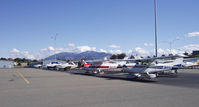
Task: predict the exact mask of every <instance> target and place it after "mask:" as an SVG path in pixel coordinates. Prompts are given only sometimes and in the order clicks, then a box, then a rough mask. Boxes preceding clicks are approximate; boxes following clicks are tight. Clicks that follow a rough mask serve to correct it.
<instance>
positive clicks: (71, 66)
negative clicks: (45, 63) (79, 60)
mask: <svg viewBox="0 0 199 107" xmlns="http://www.w3.org/2000/svg"><path fill="white" fill-rule="evenodd" d="M56 67H57V70H61V69H63V70H68V69H74V68H76V67H77V65H76V64H75V63H74V62H69V63H64V64H59V65H57V66H56Z"/></svg>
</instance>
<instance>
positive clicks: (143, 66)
mask: <svg viewBox="0 0 199 107" xmlns="http://www.w3.org/2000/svg"><path fill="white" fill-rule="evenodd" d="M174 57H176V56H172V58H174ZM168 58H171V57H155V58H145V59H125V60H124V59H123V60H116V61H112V62H110V61H101V62H100V61H98V62H93V64H91V65H89V66H88V67H87V68H86V70H87V72H90V73H94V74H98V73H99V74H104V73H105V71H107V70H110V69H111V70H112V69H118V68H122V69H121V70H122V72H125V73H128V74H129V75H128V78H129V77H130V78H149V79H152V78H156V77H157V75H158V73H159V72H163V71H169V70H174V73H177V69H178V68H179V65H180V64H182V58H180V59H179V58H176V59H175V60H172V61H171V62H167V63H157V60H158V59H159V60H160V59H168Z"/></svg>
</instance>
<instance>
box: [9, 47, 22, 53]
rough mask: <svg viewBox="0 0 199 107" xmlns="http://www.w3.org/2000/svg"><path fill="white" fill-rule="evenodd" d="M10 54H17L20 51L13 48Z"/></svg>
mask: <svg viewBox="0 0 199 107" xmlns="http://www.w3.org/2000/svg"><path fill="white" fill-rule="evenodd" d="M10 52H11V53H19V52H20V51H19V50H18V49H16V48H13V49H12V50H11V51H10Z"/></svg>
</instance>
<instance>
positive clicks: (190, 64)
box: [183, 58, 199, 68]
mask: <svg viewBox="0 0 199 107" xmlns="http://www.w3.org/2000/svg"><path fill="white" fill-rule="evenodd" d="M196 66H199V59H198V58H189V59H185V60H184V64H183V67H185V68H194V67H196Z"/></svg>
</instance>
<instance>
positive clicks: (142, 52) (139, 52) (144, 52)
mask: <svg viewBox="0 0 199 107" xmlns="http://www.w3.org/2000/svg"><path fill="white" fill-rule="evenodd" d="M135 53H136V54H137V55H139V56H151V55H152V54H151V52H150V51H147V50H144V49H142V48H139V47H137V48H135Z"/></svg>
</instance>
